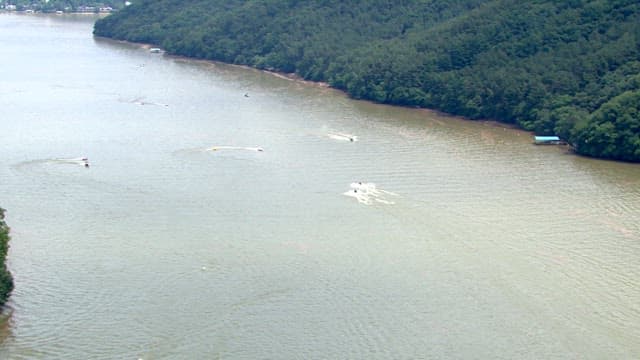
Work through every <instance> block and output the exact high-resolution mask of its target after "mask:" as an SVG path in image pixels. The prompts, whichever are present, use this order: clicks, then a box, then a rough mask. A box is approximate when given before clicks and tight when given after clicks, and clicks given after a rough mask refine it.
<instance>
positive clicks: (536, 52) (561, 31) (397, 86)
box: [94, 0, 640, 161]
mask: <svg viewBox="0 0 640 360" xmlns="http://www.w3.org/2000/svg"><path fill="white" fill-rule="evenodd" d="M94 33H95V34H96V35H98V36H106V37H112V38H116V39H122V40H129V41H135V42H145V43H152V44H156V45H159V46H162V47H163V48H164V49H165V50H167V51H168V52H169V53H173V54H179V55H184V56H190V57H196V58H202V59H212V60H219V61H224V62H229V63H236V64H246V65H250V66H254V67H257V68H261V69H269V70H278V71H283V72H295V73H297V74H299V75H300V76H302V77H304V78H305V79H309V80H315V81H325V82H328V83H329V84H330V85H331V86H333V87H336V88H338V89H342V90H345V91H346V92H347V93H348V94H350V95H351V96H352V97H354V98H361V99H370V100H374V101H377V102H381V103H388V104H397V105H404V106H415V107H424V108H433V109H438V110H441V111H445V112H448V113H452V114H457V115H462V116H466V117H468V118H471V119H480V118H489V119H496V120H499V121H502V122H506V123H512V124H516V125H519V126H520V127H522V128H524V129H526V130H531V131H534V132H535V133H536V134H538V135H559V136H561V137H562V138H564V139H565V140H567V141H568V142H569V143H571V144H572V145H573V146H574V148H575V149H576V151H577V152H579V153H582V154H586V155H590V156H596V157H603V158H612V159H618V160H626V161H640V115H639V114H640V102H639V100H638V99H639V97H640V2H638V1H637V0H530V1H515V0H451V1H447V2H444V1H437V0H395V1H392V0H368V1H364V0H362V1H340V0H307V1H302V0H263V1H242V0H226V1H221V0H220V1H217V0H181V1H177V0H143V1H139V2H137V3H135V4H134V5H132V6H129V7H127V8H125V9H123V10H122V11H120V12H118V13H117V14H113V15H111V16H108V17H106V18H104V19H101V20H99V21H98V22H97V23H96V25H95V30H94Z"/></svg>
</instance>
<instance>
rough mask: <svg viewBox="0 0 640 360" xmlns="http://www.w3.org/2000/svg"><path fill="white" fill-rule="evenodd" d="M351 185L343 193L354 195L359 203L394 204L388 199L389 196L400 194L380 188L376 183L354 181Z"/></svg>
mask: <svg viewBox="0 0 640 360" xmlns="http://www.w3.org/2000/svg"><path fill="white" fill-rule="evenodd" d="M350 187H351V190H349V191H347V192H345V193H343V195H345V196H349V197H353V198H355V199H356V200H358V202H359V203H361V204H365V205H371V204H373V203H380V204H385V205H393V204H395V202H394V201H391V200H388V199H387V196H398V194H396V193H393V192H391V191H386V190H382V189H378V188H377V187H376V184H374V183H363V182H354V183H351V185H350Z"/></svg>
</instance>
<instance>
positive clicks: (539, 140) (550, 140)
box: [533, 136, 565, 145]
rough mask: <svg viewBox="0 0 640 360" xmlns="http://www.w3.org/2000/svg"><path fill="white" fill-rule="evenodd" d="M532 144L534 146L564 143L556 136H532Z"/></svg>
mask: <svg viewBox="0 0 640 360" xmlns="http://www.w3.org/2000/svg"><path fill="white" fill-rule="evenodd" d="M533 142H534V144H536V145H562V144H564V143H565V142H564V141H562V140H561V139H560V138H559V137H557V136H534V137H533Z"/></svg>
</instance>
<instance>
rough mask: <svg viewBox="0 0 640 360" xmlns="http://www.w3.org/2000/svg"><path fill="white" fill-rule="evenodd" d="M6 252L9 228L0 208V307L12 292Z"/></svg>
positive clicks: (11, 278) (11, 279)
mask: <svg viewBox="0 0 640 360" xmlns="http://www.w3.org/2000/svg"><path fill="white" fill-rule="evenodd" d="M8 250H9V227H8V226H7V224H6V223H5V222H4V209H3V208H0V306H2V305H4V304H5V302H6V301H7V299H8V298H9V294H11V290H13V277H12V276H11V273H10V272H9V270H7V265H6V258H7V251H8Z"/></svg>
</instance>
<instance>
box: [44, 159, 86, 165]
mask: <svg viewBox="0 0 640 360" xmlns="http://www.w3.org/2000/svg"><path fill="white" fill-rule="evenodd" d="M49 161H51V162H54V163H62V164H77V165H82V166H89V159H88V158H86V157H78V158H62V159H51V160H49Z"/></svg>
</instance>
